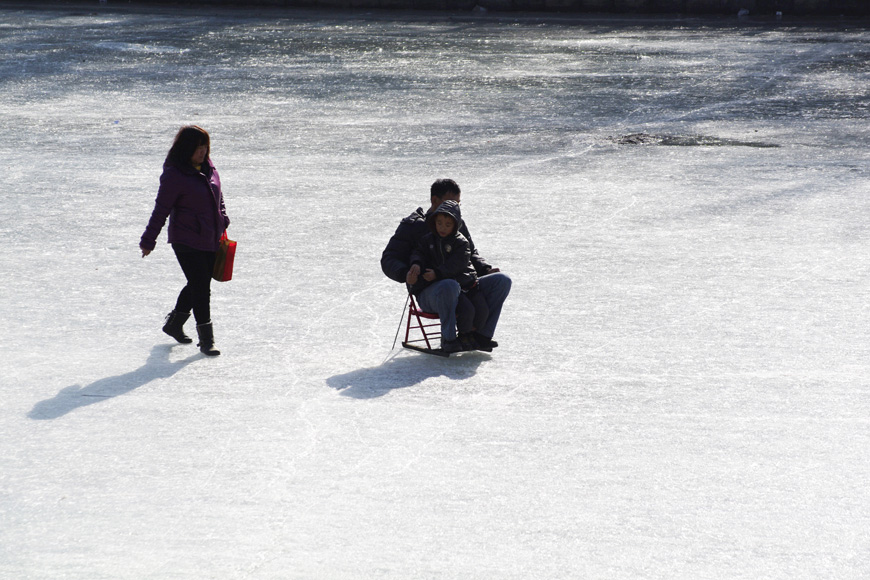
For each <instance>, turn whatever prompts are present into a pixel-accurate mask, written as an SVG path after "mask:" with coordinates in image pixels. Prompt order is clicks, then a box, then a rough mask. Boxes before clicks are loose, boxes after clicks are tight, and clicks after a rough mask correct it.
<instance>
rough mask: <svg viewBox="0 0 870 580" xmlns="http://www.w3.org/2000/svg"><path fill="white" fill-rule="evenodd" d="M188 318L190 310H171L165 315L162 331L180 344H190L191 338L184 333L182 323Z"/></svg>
mask: <svg viewBox="0 0 870 580" xmlns="http://www.w3.org/2000/svg"><path fill="white" fill-rule="evenodd" d="M188 318H190V312H178V311H176V310H173V311H172V312H170V313H169V314H167V315H166V322H165V323H164V324H163V332H165V333H166V334H168V335H169V336H171V337H172V338H174V339H175V340H177V341H178V342H180V343H182V344H190V343H191V342H193V339H192V338H190V337H189V336H187V335H186V334H184V328H182V327H183V326H184V323H185V322H187V319H188Z"/></svg>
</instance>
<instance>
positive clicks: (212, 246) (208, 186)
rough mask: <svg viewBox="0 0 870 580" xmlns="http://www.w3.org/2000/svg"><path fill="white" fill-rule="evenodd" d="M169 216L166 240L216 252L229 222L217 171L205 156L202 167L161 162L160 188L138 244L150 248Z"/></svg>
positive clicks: (154, 244)
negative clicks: (197, 168)
mask: <svg viewBox="0 0 870 580" xmlns="http://www.w3.org/2000/svg"><path fill="white" fill-rule="evenodd" d="M167 217H169V243H170V244H184V245H185V246H190V247H191V248H195V249H197V250H203V251H206V252H215V251H217V249H218V244H219V242H220V238H221V236H222V235H223V233H224V230H226V229H227V227H228V226H229V225H230V218H228V217H227V209H226V207H225V206H224V198H223V194H221V180H220V177H219V176H218V172H217V170H216V169H215V167H214V164H213V163H212V162H211V159H207V160H206V162H205V163H204V164H203V168H202V171H197V170H196V169H195V168H194V167H193V166H192V165H191V166H187V167H179V166H177V165H174V164H172V163H170V162H169V161H167V162H166V163H164V164H163V174H162V175H161V176H160V188H159V189H158V190H157V199H156V200H155V203H154V211H153V212H152V213H151V219H150V220H149V221H148V227H146V228H145V233H143V234H142V239H141V240H140V242H139V245H140V246H141V247H143V248H145V249H147V250H153V249H154V247H155V246H156V245H157V236H158V235H159V234H160V230H161V229H163V224H165V223H166V218H167Z"/></svg>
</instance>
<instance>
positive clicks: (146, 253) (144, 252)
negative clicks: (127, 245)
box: [139, 246, 151, 258]
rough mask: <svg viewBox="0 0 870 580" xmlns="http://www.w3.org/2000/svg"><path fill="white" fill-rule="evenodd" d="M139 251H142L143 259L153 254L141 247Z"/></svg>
mask: <svg viewBox="0 0 870 580" xmlns="http://www.w3.org/2000/svg"><path fill="white" fill-rule="evenodd" d="M139 249H140V250H142V257H143V258H144V257H145V256H147V255H148V254H150V253H151V250H149V249H148V248H143V247H142V246H139Z"/></svg>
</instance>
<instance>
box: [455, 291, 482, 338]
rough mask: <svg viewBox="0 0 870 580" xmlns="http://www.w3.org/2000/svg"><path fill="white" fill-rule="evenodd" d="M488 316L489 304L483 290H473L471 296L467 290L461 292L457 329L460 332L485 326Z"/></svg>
mask: <svg viewBox="0 0 870 580" xmlns="http://www.w3.org/2000/svg"><path fill="white" fill-rule="evenodd" d="M475 290H476V289H475ZM487 318H489V306H488V305H487V304H486V298H485V297H484V295H483V292H480V291H475V292H472V294H471V296H470V297H469V295H468V294H466V293H465V292H460V293H459V300H458V301H457V302H456V330H458V331H459V333H460V334H465V333H466V332H471V331H472V330H477V329H479V328H481V327H483V325H484V324H486V319H487Z"/></svg>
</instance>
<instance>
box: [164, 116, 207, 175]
mask: <svg viewBox="0 0 870 580" xmlns="http://www.w3.org/2000/svg"><path fill="white" fill-rule="evenodd" d="M200 145H205V146H206V151H205V158H206V159H208V156H209V153H211V141H210V139H209V137H208V131H206V130H205V129H203V128H202V127H197V126H196V125H188V126H187V127H182V128H181V129H180V130H179V131H178V133H177V134H176V135H175V141H173V142H172V147H171V148H170V149H169V153H168V154H167V155H166V161H168V162H170V163H172V164H173V165H176V166H178V167H185V166H187V165H190V158H191V157H193V154H194V152H195V151H196V148H197V147H199V146H200Z"/></svg>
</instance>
